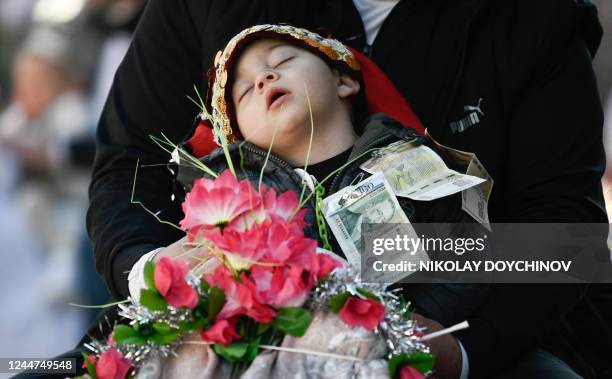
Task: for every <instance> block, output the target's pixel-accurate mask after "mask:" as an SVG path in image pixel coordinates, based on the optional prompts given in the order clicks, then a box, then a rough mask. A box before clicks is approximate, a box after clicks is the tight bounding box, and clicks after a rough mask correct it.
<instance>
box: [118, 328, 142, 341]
mask: <svg viewBox="0 0 612 379" xmlns="http://www.w3.org/2000/svg"><path fill="white" fill-rule="evenodd" d="M136 336H140V333H138V331H137V330H135V329H134V328H132V327H131V326H129V325H123V324H117V325H115V328H114V329H113V339H114V340H115V342H117V343H120V344H122V343H124V342H123V341H125V340H126V339H127V338H131V337H136Z"/></svg>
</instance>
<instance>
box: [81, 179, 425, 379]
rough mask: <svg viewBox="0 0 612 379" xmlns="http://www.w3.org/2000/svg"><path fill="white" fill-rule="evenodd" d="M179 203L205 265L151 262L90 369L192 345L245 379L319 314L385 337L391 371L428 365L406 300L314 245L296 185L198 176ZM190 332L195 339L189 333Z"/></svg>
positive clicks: (107, 372)
mask: <svg viewBox="0 0 612 379" xmlns="http://www.w3.org/2000/svg"><path fill="white" fill-rule="evenodd" d="M183 211H184V214H185V217H184V219H183V220H182V221H181V222H180V227H181V228H182V229H183V230H184V231H185V232H186V233H187V235H188V239H189V247H190V248H193V249H199V250H200V251H202V250H204V251H205V254H204V257H203V258H202V260H201V262H200V263H199V264H198V266H201V268H202V269H203V270H204V273H203V274H202V275H201V276H199V277H198V276H196V275H195V274H194V273H193V272H194V271H197V268H199V267H196V269H194V270H188V268H187V266H186V265H185V264H184V263H182V261H180V260H174V259H170V258H167V257H165V258H162V259H160V260H159V261H158V262H156V263H154V262H148V263H147V264H146V265H145V270H144V278H145V283H146V286H147V288H144V289H142V290H141V294H140V299H139V301H136V300H134V299H129V300H130V301H129V302H128V303H124V304H119V307H120V312H119V313H120V315H121V316H123V317H125V318H126V319H128V320H130V322H129V324H127V325H126V324H117V325H115V326H114V330H113V332H112V334H111V335H110V336H109V337H108V340H106V341H98V340H95V341H92V342H91V343H90V344H88V345H87V347H88V348H89V349H90V350H91V351H92V354H91V355H85V365H86V368H87V371H88V374H87V375H85V377H90V378H99V379H106V378H125V377H129V376H131V375H134V374H135V373H136V371H137V370H138V368H139V366H140V365H141V364H142V363H143V362H144V361H146V360H147V359H148V358H150V357H162V358H164V357H169V356H173V355H176V351H177V348H178V347H179V346H180V345H181V344H185V343H201V344H207V345H210V346H211V347H212V349H213V350H214V352H215V353H216V354H217V355H218V356H219V357H221V358H222V359H223V360H225V361H227V362H229V363H230V364H231V366H232V368H231V375H232V376H239V375H240V374H241V373H242V372H244V370H245V369H247V367H248V366H249V364H250V363H251V362H253V360H255V359H256V357H257V356H258V353H259V351H260V350H264V349H275V348H276V349H277V350H282V348H281V347H278V346H277V345H278V344H279V343H280V342H281V341H282V339H283V338H284V336H286V335H288V336H294V337H300V336H303V335H304V333H306V331H307V330H308V328H309V325H310V323H311V320H312V315H313V312H316V311H323V312H332V313H335V314H337V317H338V318H339V319H340V320H341V321H342V322H343V323H344V324H346V325H347V326H349V327H351V328H363V329H365V330H367V331H372V332H374V333H380V334H381V335H382V336H383V338H384V340H385V342H386V348H387V354H386V358H387V359H388V367H389V377H398V376H399V377H401V378H423V377H427V376H428V375H430V374H431V373H432V369H433V366H434V356H433V355H431V354H430V353H429V348H428V346H427V345H426V344H425V343H424V342H423V341H422V337H423V335H424V328H422V327H419V326H418V325H417V324H416V322H415V321H414V320H412V319H411V318H410V313H409V311H408V304H407V303H406V302H404V301H403V299H402V298H401V297H400V296H397V295H396V293H395V292H394V291H389V290H387V288H386V287H385V286H384V285H382V284H366V283H363V284H362V283H360V281H359V273H358V272H357V270H355V269H353V268H351V267H347V266H345V265H344V264H343V263H342V261H341V260H339V259H338V258H335V257H333V256H332V255H330V254H327V253H324V252H320V251H318V249H317V242H316V241H315V240H313V239H310V238H307V237H306V236H305V235H304V232H303V228H304V226H305V221H304V212H305V210H304V209H300V206H299V201H298V197H297V195H296V193H295V192H293V191H288V192H285V193H282V194H280V195H279V194H277V193H276V191H275V190H274V189H272V188H267V187H266V186H265V185H260V188H259V189H255V188H254V186H253V185H252V184H251V183H250V182H249V181H248V180H242V181H238V180H237V179H236V177H235V176H234V174H233V173H232V172H231V171H230V170H226V171H224V172H222V173H221V174H220V175H218V176H217V177H216V178H215V179H206V178H202V179H197V180H196V181H195V182H194V186H193V188H192V190H191V192H190V193H188V194H187V196H186V198H185V201H184V203H183ZM194 334H195V335H199V341H194V340H193V338H191V339H190V340H189V341H187V339H186V338H185V337H186V336H188V335H189V336H192V337H193V335H194ZM300 352H301V353H304V354H310V353H312V354H317V351H315V350H313V351H307V350H302V351H300ZM349 358H350V357H349ZM332 359H333V358H332Z"/></svg>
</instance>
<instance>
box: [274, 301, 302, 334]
mask: <svg viewBox="0 0 612 379" xmlns="http://www.w3.org/2000/svg"><path fill="white" fill-rule="evenodd" d="M310 320H311V316H310V312H308V311H307V310H306V309H304V308H283V309H279V310H278V313H277V314H276V318H275V319H274V320H272V324H273V325H274V327H276V328H277V329H278V330H280V331H281V332H283V333H286V334H289V335H292V336H295V337H301V336H303V335H304V333H306V330H307V329H308V327H309V326H310Z"/></svg>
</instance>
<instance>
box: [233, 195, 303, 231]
mask: <svg viewBox="0 0 612 379" xmlns="http://www.w3.org/2000/svg"><path fill="white" fill-rule="evenodd" d="M260 199H261V202H260V204H259V206H257V207H254V208H253V209H252V210H250V211H248V212H245V213H243V214H242V215H241V216H240V217H237V218H236V219H234V221H232V223H231V224H230V225H229V227H230V228H232V229H235V230H239V231H244V230H247V229H249V228H250V227H252V226H253V225H254V224H260V223H263V222H264V221H266V220H275V219H281V220H283V221H285V222H287V223H292V224H296V225H297V226H298V227H299V228H300V229H303V228H304V226H306V221H305V220H304V215H305V214H306V209H301V210H299V211H297V212H296V210H297V209H298V206H299V200H298V197H297V195H296V193H295V192H294V191H287V192H284V193H283V194H281V195H279V196H277V195H276V191H275V190H274V188H271V187H270V188H268V187H266V186H265V185H263V184H262V188H261V193H260Z"/></svg>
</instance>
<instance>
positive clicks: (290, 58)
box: [272, 56, 294, 68]
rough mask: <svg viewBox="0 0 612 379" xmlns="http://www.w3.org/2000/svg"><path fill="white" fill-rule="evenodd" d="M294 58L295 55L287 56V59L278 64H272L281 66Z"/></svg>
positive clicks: (274, 66) (275, 66)
mask: <svg viewBox="0 0 612 379" xmlns="http://www.w3.org/2000/svg"><path fill="white" fill-rule="evenodd" d="M293 58H294V57H292V56H291V57H287V58H285V59H283V60H281V61H280V62H278V63H277V64H275V65H273V66H272V68H277V67H279V66H280V65H282V64H284V63H287V62H289V61H290V60H292V59H293Z"/></svg>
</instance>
